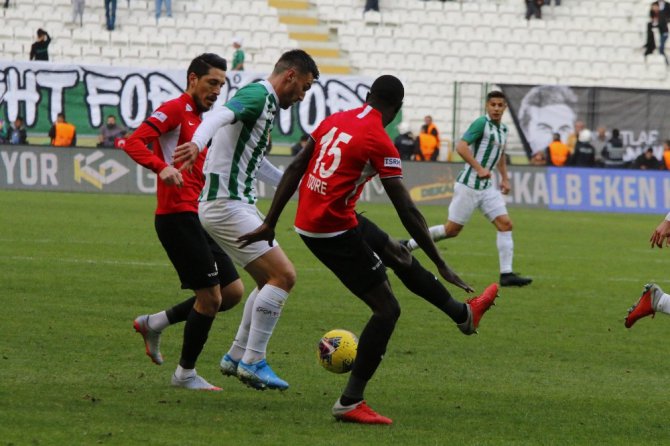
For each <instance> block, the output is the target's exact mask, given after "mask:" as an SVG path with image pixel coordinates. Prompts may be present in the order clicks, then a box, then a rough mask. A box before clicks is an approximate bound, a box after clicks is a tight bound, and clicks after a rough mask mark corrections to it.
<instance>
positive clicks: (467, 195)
mask: <svg viewBox="0 0 670 446" xmlns="http://www.w3.org/2000/svg"><path fill="white" fill-rule="evenodd" d="M475 209H479V210H480V211H482V213H483V214H484V216H485V217H486V218H488V219H489V221H493V220H495V219H496V218H497V217H500V216H501V215H507V205H506V204H505V199H504V198H503V196H502V193H500V191H499V190H498V189H496V188H495V187H489V188H488V189H484V190H476V189H472V188H471V187H468V186H466V185H465V184H461V183H455V184H454V196H453V198H452V199H451V203H450V204H449V218H448V219H449V220H450V221H453V222H454V223H458V224H459V225H465V224H466V223H467V222H468V221H469V220H470V217H471V216H472V213H473V212H474V210H475Z"/></svg>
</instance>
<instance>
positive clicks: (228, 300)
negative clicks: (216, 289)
mask: <svg viewBox="0 0 670 446" xmlns="http://www.w3.org/2000/svg"><path fill="white" fill-rule="evenodd" d="M242 296H244V284H243V283H242V279H237V280H235V281H233V282H231V283H229V284H228V285H226V286H224V287H221V306H220V307H219V311H227V310H230V309H231V308H233V307H234V306H235V305H237V304H238V303H240V301H241V300H242Z"/></svg>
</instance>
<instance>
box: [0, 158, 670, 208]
mask: <svg viewBox="0 0 670 446" xmlns="http://www.w3.org/2000/svg"><path fill="white" fill-rule="evenodd" d="M268 159H269V160H270V162H272V163H273V164H274V165H276V166H278V167H279V168H281V169H284V168H285V167H286V166H287V165H288V164H289V163H290V162H291V160H292V158H291V157H288V156H269V157H268ZM461 167H462V164H457V163H422V162H405V163H404V164H403V172H404V182H405V184H406V186H407V188H408V189H409V190H410V194H411V196H412V198H413V199H414V200H415V201H416V202H417V203H418V204H420V205H424V204H425V205H439V206H445V207H446V206H447V205H448V204H449V202H450V200H451V197H452V195H453V190H454V179H455V178H456V175H457V174H458V172H459V170H460V169H461ZM510 181H511V184H512V192H511V193H510V194H509V195H508V196H506V200H507V201H508V203H509V204H510V205H512V206H524V207H534V208H544V209H555V210H573V211H596V212H624V213H650V214H659V215H660V214H665V213H666V212H667V210H668V209H670V173H668V172H663V171H659V172H650V171H645V170H610V169H607V170H605V169H579V168H555V167H550V168H543V167H533V166H510ZM0 189H25V190H51V191H64V192H95V193H117V194H154V193H155V191H156V175H155V174H154V173H153V172H150V171H148V170H146V169H144V168H143V167H141V166H139V165H138V164H136V163H135V162H133V161H132V160H131V159H130V158H129V157H128V156H127V155H126V154H125V152H123V151H121V150H115V149H105V150H95V149H81V148H58V147H45V148H42V147H35V146H0ZM258 189H259V190H258V192H259V197H261V198H270V197H272V194H273V192H274V189H273V188H272V187H269V186H266V185H265V184H263V183H260V184H259V188H258ZM361 200H362V201H368V202H375V203H389V201H388V198H387V196H386V194H385V192H384V188H383V186H382V184H381V182H380V180H379V178H375V179H374V180H373V181H371V182H369V183H368V184H367V185H366V187H365V189H364V191H363V194H362V195H361ZM445 212H446V209H445Z"/></svg>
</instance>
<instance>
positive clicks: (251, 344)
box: [242, 285, 288, 364]
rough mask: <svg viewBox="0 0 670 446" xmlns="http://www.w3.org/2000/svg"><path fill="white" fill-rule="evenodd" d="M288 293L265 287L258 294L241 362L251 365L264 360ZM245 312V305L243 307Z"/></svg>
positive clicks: (273, 287) (272, 287)
mask: <svg viewBox="0 0 670 446" xmlns="http://www.w3.org/2000/svg"><path fill="white" fill-rule="evenodd" d="M287 298H288V292H286V291H284V290H282V289H281V288H278V287H276V286H273V285H265V286H263V288H261V290H260V291H259V292H258V295H257V296H256V300H255V302H254V306H253V309H252V313H253V314H252V315H251V326H250V328H249V338H248V341H247V349H246V351H245V352H244V356H243V357H242V361H244V362H245V363H246V364H252V363H255V362H258V361H260V360H261V359H263V358H265V350H266V348H267V345H268V342H269V341H270V336H272V332H273V331H274V328H275V325H277V321H278V320H279V316H280V315H281V310H282V308H283V307H284V302H286V299H287ZM244 309H245V311H246V305H245V308H244Z"/></svg>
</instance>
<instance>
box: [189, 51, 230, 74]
mask: <svg viewBox="0 0 670 446" xmlns="http://www.w3.org/2000/svg"><path fill="white" fill-rule="evenodd" d="M212 68H218V69H219V70H222V71H226V70H227V69H228V64H227V63H226V59H224V58H223V57H221V56H219V55H218V54H214V53H202V54H201V55H199V56H198V57H196V58H195V59H193V60H192V61H191V64H190V65H189V66H188V69H187V70H186V79H187V80H188V76H189V75H190V74H191V73H194V74H195V75H196V76H197V77H198V78H201V77H203V76H204V75H206V74H207V73H209V70H210V69H212Z"/></svg>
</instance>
